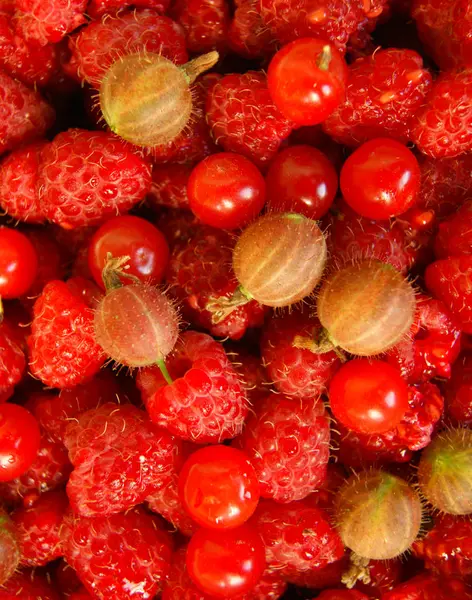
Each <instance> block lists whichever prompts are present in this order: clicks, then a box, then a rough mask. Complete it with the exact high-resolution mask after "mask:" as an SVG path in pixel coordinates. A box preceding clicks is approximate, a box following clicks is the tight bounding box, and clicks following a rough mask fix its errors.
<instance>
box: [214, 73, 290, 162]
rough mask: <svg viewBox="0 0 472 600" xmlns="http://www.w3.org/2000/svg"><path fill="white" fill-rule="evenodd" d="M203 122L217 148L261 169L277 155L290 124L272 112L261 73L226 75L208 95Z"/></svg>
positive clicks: (276, 110)
mask: <svg viewBox="0 0 472 600" xmlns="http://www.w3.org/2000/svg"><path fill="white" fill-rule="evenodd" d="M207 119H208V123H209V124H210V127H211V131H212V134H213V137H214V139H215V141H216V143H217V144H221V146H222V147H223V148H224V149H225V150H226V151H227V152H236V153H237V154H242V155H244V156H246V157H247V158H249V159H251V160H252V161H253V162H254V163H255V164H256V165H258V166H260V167H263V166H265V165H267V163H268V162H269V161H270V160H271V159H272V158H273V157H274V156H275V155H276V154H277V151H278V150H279V147H280V145H281V143H282V142H283V140H284V139H285V138H287V137H288V136H289V134H290V132H291V129H292V124H291V123H290V121H288V120H287V119H286V118H285V117H284V116H283V115H282V114H281V113H280V112H279V110H278V109H277V108H276V106H275V104H274V103H273V102H272V99H271V97H270V94H269V90H268V88H267V78H266V76H265V75H264V74H263V73H260V72H256V71H248V72H247V73H244V74H243V75H239V74H231V75H226V76H225V77H223V78H222V79H221V80H220V81H218V82H217V83H216V84H215V86H214V87H213V89H212V90H211V91H210V93H209V96H208V100H207Z"/></svg>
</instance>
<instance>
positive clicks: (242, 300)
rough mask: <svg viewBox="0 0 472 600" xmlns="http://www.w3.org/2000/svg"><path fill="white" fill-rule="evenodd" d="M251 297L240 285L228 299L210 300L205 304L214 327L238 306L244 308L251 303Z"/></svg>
mask: <svg viewBox="0 0 472 600" xmlns="http://www.w3.org/2000/svg"><path fill="white" fill-rule="evenodd" d="M251 300H252V296H251V294H249V292H247V291H246V290H245V289H244V288H243V287H242V286H241V285H239V286H238V287H237V288H236V289H235V291H234V293H233V295H232V296H230V297H229V298H225V297H224V296H223V297H219V298H210V299H209V300H208V302H207V304H206V307H205V308H206V310H208V311H209V312H211V313H212V317H211V322H212V323H213V324H214V325H217V324H218V323H221V321H223V320H224V319H226V317H227V316H228V315H230V314H231V313H232V312H233V310H235V309H236V308H238V306H244V305H245V304H247V303H248V302H251Z"/></svg>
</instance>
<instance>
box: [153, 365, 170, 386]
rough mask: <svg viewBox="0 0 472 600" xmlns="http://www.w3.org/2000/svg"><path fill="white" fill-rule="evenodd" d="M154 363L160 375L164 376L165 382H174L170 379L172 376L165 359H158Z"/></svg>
mask: <svg viewBox="0 0 472 600" xmlns="http://www.w3.org/2000/svg"><path fill="white" fill-rule="evenodd" d="M156 365H157V366H158V367H159V370H160V372H161V373H162V376H163V377H164V379H165V380H166V381H167V383H168V384H169V385H172V384H173V383H174V381H173V380H172V377H171V376H170V373H169V371H168V369H167V366H166V363H165V360H163V359H161V360H158V361H157V362H156Z"/></svg>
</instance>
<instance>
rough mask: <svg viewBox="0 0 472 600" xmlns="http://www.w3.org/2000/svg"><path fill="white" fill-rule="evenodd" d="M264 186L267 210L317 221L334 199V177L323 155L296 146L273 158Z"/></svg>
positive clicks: (319, 152) (317, 151)
mask: <svg viewBox="0 0 472 600" xmlns="http://www.w3.org/2000/svg"><path fill="white" fill-rule="evenodd" d="M266 185H267V204H268V206H269V208H271V209H274V210H277V211H282V212H284V211H287V212H295V213H300V214H302V215H305V216H306V217H308V218H309V219H320V218H321V217H322V216H323V215H324V214H325V213H326V212H327V211H328V209H329V207H330V206H331V204H332V202H333V200H334V197H335V195H336V192H337V190H338V176H337V174H336V170H335V168H334V166H333V164H332V163H331V161H330V160H329V159H328V158H327V157H326V155H325V154H323V152H321V151H320V150H317V149H316V148H312V147H311V146H302V145H300V146H292V147H290V148H286V149H285V150H283V151H282V152H280V153H279V154H278V155H277V156H276V157H275V159H274V160H273V161H272V163H271V165H270V168H269V171H268V173H267V176H266Z"/></svg>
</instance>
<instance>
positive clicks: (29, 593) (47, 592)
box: [0, 570, 60, 600]
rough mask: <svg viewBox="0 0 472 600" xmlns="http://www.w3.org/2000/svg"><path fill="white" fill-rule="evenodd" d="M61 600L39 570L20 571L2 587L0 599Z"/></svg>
mask: <svg viewBox="0 0 472 600" xmlns="http://www.w3.org/2000/svg"><path fill="white" fill-rule="evenodd" d="M17 598H21V600H60V596H59V594H58V593H57V592H56V591H55V590H54V589H53V587H52V585H51V584H50V583H49V582H48V580H47V579H46V577H45V576H44V575H40V574H39V573H38V572H37V571H34V570H31V571H29V570H28V571H20V572H18V573H16V574H15V575H13V577H10V579H9V580H8V581H7V582H6V583H5V585H4V586H3V587H2V588H0V600H16V599H17Z"/></svg>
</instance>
